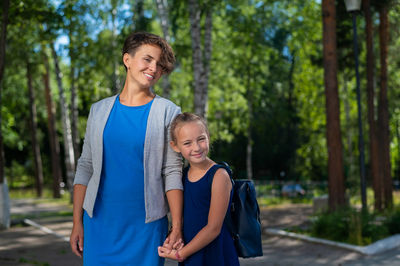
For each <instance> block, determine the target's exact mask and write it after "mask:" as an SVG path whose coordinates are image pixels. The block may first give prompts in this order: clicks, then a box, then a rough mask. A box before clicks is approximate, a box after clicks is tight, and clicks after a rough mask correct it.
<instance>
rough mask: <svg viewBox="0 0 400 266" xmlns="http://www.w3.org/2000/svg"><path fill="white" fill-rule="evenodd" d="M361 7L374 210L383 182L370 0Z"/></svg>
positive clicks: (366, 0) (379, 198) (378, 201)
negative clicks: (376, 106) (378, 134)
mask: <svg viewBox="0 0 400 266" xmlns="http://www.w3.org/2000/svg"><path fill="white" fill-rule="evenodd" d="M363 8H364V15H365V22H366V23H365V38H366V40H365V41H366V47H367V53H366V68H367V69H366V75H367V109H368V125H369V147H370V150H369V154H370V164H371V176H372V184H373V189H374V199H375V201H374V206H375V210H382V209H383V206H382V203H383V201H382V195H383V188H382V187H383V184H382V182H381V181H382V173H381V171H380V170H379V169H380V167H379V158H380V156H379V155H378V139H377V129H376V120H375V105H374V101H375V100H374V98H375V92H374V75H375V74H374V67H375V64H374V49H373V28H372V27H373V26H372V25H373V24H372V14H371V5H370V0H363Z"/></svg>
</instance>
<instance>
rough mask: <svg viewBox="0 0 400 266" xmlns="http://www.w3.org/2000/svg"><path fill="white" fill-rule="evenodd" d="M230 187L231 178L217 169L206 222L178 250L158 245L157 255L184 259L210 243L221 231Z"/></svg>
mask: <svg viewBox="0 0 400 266" xmlns="http://www.w3.org/2000/svg"><path fill="white" fill-rule="evenodd" d="M231 189H232V183H231V179H230V177H229V175H228V173H227V172H226V170H225V169H218V170H217V172H216V173H215V175H214V180H213V183H212V188H211V204H210V211H209V213H208V223H207V225H206V226H205V227H203V229H201V230H200V231H199V232H198V233H197V235H196V236H195V237H194V238H193V239H192V240H191V241H190V242H189V243H187V244H186V245H185V246H184V247H183V248H182V249H180V250H179V251H178V254H179V255H178V256H177V254H175V253H176V252H177V251H176V250H173V251H172V252H170V253H169V250H167V249H165V248H164V247H159V251H158V253H159V255H160V256H162V257H167V258H170V259H175V260H176V259H178V258H179V257H180V258H182V259H186V258H187V257H189V256H190V255H192V254H193V253H195V252H197V251H199V250H200V249H202V248H204V247H205V246H207V245H208V244H209V243H211V242H212V241H213V240H214V239H215V238H216V237H217V236H218V235H219V234H220V232H221V228H222V225H223V223H224V219H225V214H226V211H227V209H228V204H229V199H230V192H231Z"/></svg>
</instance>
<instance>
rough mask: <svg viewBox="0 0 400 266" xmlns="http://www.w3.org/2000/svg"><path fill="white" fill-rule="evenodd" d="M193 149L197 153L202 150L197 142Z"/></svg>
mask: <svg viewBox="0 0 400 266" xmlns="http://www.w3.org/2000/svg"><path fill="white" fill-rule="evenodd" d="M193 148H194V150H195V151H198V150H199V149H200V145H199V144H198V143H197V142H195V143H194V146H193Z"/></svg>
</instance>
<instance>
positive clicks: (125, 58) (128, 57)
mask: <svg viewBox="0 0 400 266" xmlns="http://www.w3.org/2000/svg"><path fill="white" fill-rule="evenodd" d="M130 57H131V56H130V54H128V53H125V54H124V56H123V57H122V61H123V62H124V65H125V66H126V68H129V61H130V59H131V58H130Z"/></svg>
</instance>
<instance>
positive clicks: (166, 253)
mask: <svg viewBox="0 0 400 266" xmlns="http://www.w3.org/2000/svg"><path fill="white" fill-rule="evenodd" d="M182 247H183V243H182V246H181V247H180V249H182ZM158 256H160V257H163V258H168V259H171V260H176V261H179V262H182V261H184V260H185V259H186V258H183V257H182V256H180V253H179V250H176V249H172V250H169V249H168V248H165V247H158Z"/></svg>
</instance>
